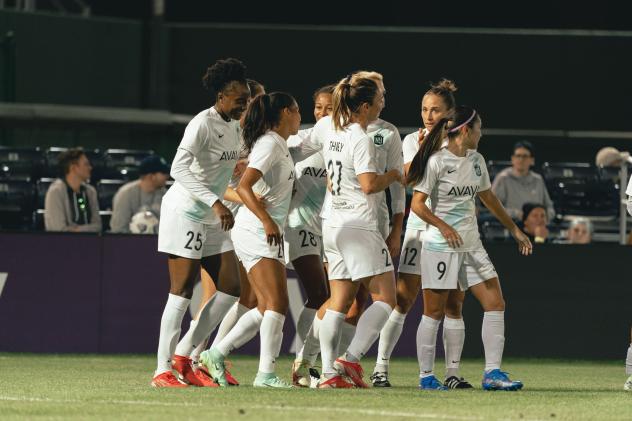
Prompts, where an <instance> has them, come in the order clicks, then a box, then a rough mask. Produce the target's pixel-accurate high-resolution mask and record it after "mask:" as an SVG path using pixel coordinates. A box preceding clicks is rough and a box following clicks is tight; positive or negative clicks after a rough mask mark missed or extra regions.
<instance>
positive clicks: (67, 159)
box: [44, 148, 101, 232]
mask: <svg viewBox="0 0 632 421" xmlns="http://www.w3.org/2000/svg"><path fill="white" fill-rule="evenodd" d="M58 161H59V167H60V169H61V177H60V178H58V179H57V180H55V181H54V182H53V183H52V184H51V185H50V187H49V188H48V191H47V192H46V198H45V202H44V210H45V212H46V213H45V214H44V226H45V227H46V231H61V232H101V217H100V216H99V201H98V200H97V190H96V189H95V188H94V187H92V186H91V185H90V184H88V181H89V180H90V175H91V173H92V166H91V165H90V161H89V160H88V157H87V156H86V154H85V152H84V151H83V150H81V149H75V148H73V149H68V150H66V151H64V152H62V153H61V154H60V155H59V157H58Z"/></svg>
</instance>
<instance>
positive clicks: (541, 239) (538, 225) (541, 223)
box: [521, 203, 550, 243]
mask: <svg viewBox="0 0 632 421" xmlns="http://www.w3.org/2000/svg"><path fill="white" fill-rule="evenodd" d="M521 213H522V226H523V227H522V229H523V231H524V232H525V234H527V235H528V236H529V239H530V240H531V242H532V243H546V242H549V241H550V238H549V229H548V228H547V227H546V224H547V220H548V219H547V214H546V208H545V207H544V205H541V204H535V203H526V204H525V205H524V206H523V207H522V212H521Z"/></svg>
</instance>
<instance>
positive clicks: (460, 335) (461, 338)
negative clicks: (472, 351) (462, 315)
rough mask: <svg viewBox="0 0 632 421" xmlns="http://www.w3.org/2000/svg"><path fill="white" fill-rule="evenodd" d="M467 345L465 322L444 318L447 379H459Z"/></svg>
mask: <svg viewBox="0 0 632 421" xmlns="http://www.w3.org/2000/svg"><path fill="white" fill-rule="evenodd" d="M463 343H465V322H464V321H463V319H451V318H449V317H448V316H446V317H444V318H443V349H444V350H445V368H446V374H445V376H446V378H448V377H452V376H454V377H459V364H460V363H461V353H462V352H463Z"/></svg>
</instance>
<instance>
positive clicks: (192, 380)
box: [171, 355, 217, 387]
mask: <svg viewBox="0 0 632 421" xmlns="http://www.w3.org/2000/svg"><path fill="white" fill-rule="evenodd" d="M171 365H172V366H173V369H174V370H176V371H177V372H178V378H179V380H180V381H182V382H184V383H187V384H190V385H192V386H198V387H217V384H216V383H215V382H213V381H212V380H211V379H210V378H209V377H207V376H204V375H203V374H201V373H200V375H197V374H196V373H195V372H194V371H193V366H192V365H191V358H189V357H184V356H182V355H174V356H173V358H171Z"/></svg>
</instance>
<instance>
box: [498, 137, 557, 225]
mask: <svg viewBox="0 0 632 421" xmlns="http://www.w3.org/2000/svg"><path fill="white" fill-rule="evenodd" d="M534 163H535V158H534V155H533V145H532V144H531V142H527V141H522V142H518V143H516V144H515V145H514V149H513V155H512V156H511V167H510V168H505V169H504V170H502V171H501V172H500V173H498V175H497V176H496V178H494V182H493V184H492V191H493V192H494V194H495V195H496V196H497V197H498V199H499V200H500V201H501V202H502V204H503V205H504V206H505V208H506V209H507V213H508V214H509V215H510V216H511V217H512V218H513V219H515V220H524V217H523V214H522V207H523V206H524V204H525V203H542V204H543V205H544V206H545V210H546V213H547V217H548V220H552V219H553V218H554V217H555V209H553V202H551V198H550V197H549V193H548V191H547V190H546V186H545V185H544V180H543V179H542V176H541V175H540V174H536V173H534V172H533V171H531V167H532V166H533V164H534Z"/></svg>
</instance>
